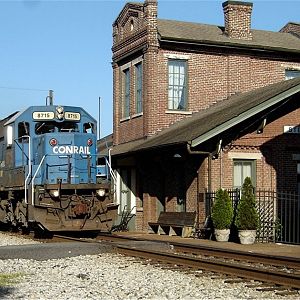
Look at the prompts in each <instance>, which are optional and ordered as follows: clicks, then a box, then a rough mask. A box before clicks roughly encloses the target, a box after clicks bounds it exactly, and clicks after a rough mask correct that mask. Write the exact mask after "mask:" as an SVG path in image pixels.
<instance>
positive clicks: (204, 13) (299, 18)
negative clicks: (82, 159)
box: [0, 0, 300, 137]
mask: <svg viewBox="0 0 300 300" xmlns="http://www.w3.org/2000/svg"><path fill="white" fill-rule="evenodd" d="M126 2H127V1H123V0H111V1H102V0H94V1H84V0H82V1H78V0H73V1H70V0H65V1H53V0H39V1H28V0H9V1H4V0H0V104H1V106H0V107H1V109H0V119H2V118H4V117H6V116H7V115H9V114H10V113H12V112H14V111H17V110H21V109H24V108H26V107H27V106H30V105H44V103H45V98H46V96H47V94H48V92H47V91H48V90H49V89H52V90H54V97H55V98H54V104H62V105H74V106H82V107H83V108H84V109H86V110H87V111H88V112H89V113H91V115H92V116H93V117H94V118H95V119H96V120H98V119H99V118H98V112H99V105H98V103H99V102H98V98H99V97H101V114H100V116H101V118H100V120H101V136H102V137H103V136H105V135H107V134H110V133H111V132H112V95H113V93H112V68H111V57H112V53H111V46H112V23H113V22H114V20H115V19H116V18H117V16H118V14H119V12H120V11H121V9H122V8H123V7H124V5H125V4H126ZM133 2H138V1H133ZM140 2H143V1H140ZM251 2H252V3H253V14H252V28H254V29H262V30H271V31H278V30H280V29H281V28H282V27H283V26H284V25H285V24H286V23H287V22H289V21H293V22H300V0H294V1H274V0H273V1H271V0H269V1H262V0H257V1H251ZM222 3H223V1H214V0H210V1H202V0H197V1H196V0H195V1H191V0H190V1H171V0H158V17H159V18H161V19H175V20H182V21H191V22H199V23H206V24H215V25H223V23H224V19H223V10H222Z"/></svg>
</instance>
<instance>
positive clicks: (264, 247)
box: [115, 232, 300, 259]
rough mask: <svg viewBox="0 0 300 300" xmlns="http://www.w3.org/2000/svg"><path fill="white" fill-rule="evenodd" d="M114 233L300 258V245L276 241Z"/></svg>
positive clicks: (138, 237)
mask: <svg viewBox="0 0 300 300" xmlns="http://www.w3.org/2000/svg"><path fill="white" fill-rule="evenodd" d="M115 234H116V235H122V236H130V237H134V238H137V239H146V240H154V241H166V242H177V243H184V244H193V245H205V246H209V247H219V248H225V249H232V250H239V251H246V252H253V253H255V252H257V253H263V254H268V255H278V256H288V257H296V258H299V259H300V245H289V244H277V243H255V244H253V245H241V244H238V243H232V242H216V241H212V240H205V239H194V238H182V237H179V236H168V235H158V234H154V233H153V234H152V233H148V234H147V233H139V232H118V233H115Z"/></svg>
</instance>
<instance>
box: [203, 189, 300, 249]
mask: <svg viewBox="0 0 300 300" xmlns="http://www.w3.org/2000/svg"><path fill="white" fill-rule="evenodd" d="M228 193H229V196H230V198H231V199H232V205H233V208H234V216H235V213H236V208H237V205H238V202H239V200H240V196H241V191H240V190H239V189H236V190H228ZM215 195H216V192H215V191H214V192H206V193H205V195H204V197H205V198H204V199H205V210H206V215H207V216H208V215H210V213H211V207H212V205H213V202H214V199H215ZM255 197H256V207H257V210H258V212H259V217H260V226H259V229H258V231H257V236H256V239H257V241H259V242H279V243H287V244H300V220H299V217H300V196H298V195H297V194H296V193H292V192H281V191H269V190H256V191H255Z"/></svg>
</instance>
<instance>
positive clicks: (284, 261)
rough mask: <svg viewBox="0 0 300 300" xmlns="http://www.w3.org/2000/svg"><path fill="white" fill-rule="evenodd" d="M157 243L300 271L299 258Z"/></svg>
mask: <svg viewBox="0 0 300 300" xmlns="http://www.w3.org/2000/svg"><path fill="white" fill-rule="evenodd" d="M97 238H99V239H101V240H106V241H126V240H127V241H145V240H147V241H149V240H151V239H141V238H136V237H127V236H120V235H109V234H100V235H98V237H97ZM151 241H153V242H157V243H168V244H170V245H172V246H173V247H174V250H175V251H177V252H183V253H190V254H195V255H203V256H214V257H219V258H224V259H226V258H227V259H234V260H241V261H247V262H252V263H262V264H264V265H267V264H268V265H273V266H282V267H289V268H296V269H300V259H299V258H297V257H288V256H281V255H269V254H264V253H258V252H249V251H240V250H236V249H224V248H220V247H210V246H206V245H199V244H198V245H191V244H186V243H178V242H171V241H157V240H151Z"/></svg>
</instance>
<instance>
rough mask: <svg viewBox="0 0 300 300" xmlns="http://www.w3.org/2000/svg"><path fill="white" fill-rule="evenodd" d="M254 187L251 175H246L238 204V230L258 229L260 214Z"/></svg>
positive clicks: (236, 221) (236, 222)
mask: <svg viewBox="0 0 300 300" xmlns="http://www.w3.org/2000/svg"><path fill="white" fill-rule="evenodd" d="M255 204H256V201H255V196H254V188H253V185H252V182H251V179H250V177H246V178H245V180H244V184H243V187H242V196H241V199H240V201H239V203H238V206H237V214H236V219H235V225H236V227H237V228H238V230H256V229H257V227H258V222H259V216H258V213H257V210H256V206H255Z"/></svg>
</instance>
